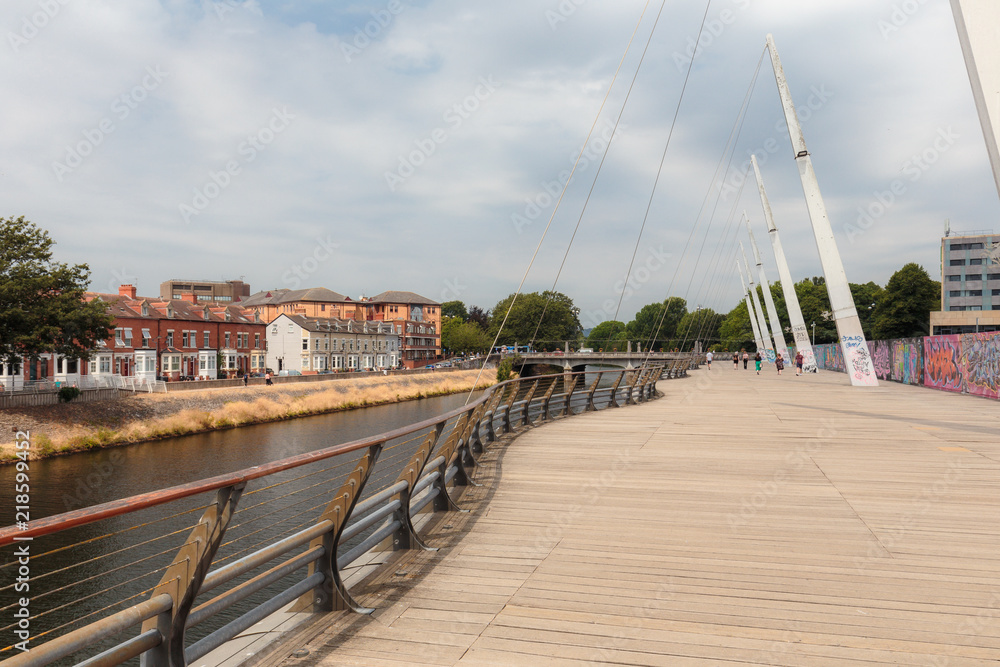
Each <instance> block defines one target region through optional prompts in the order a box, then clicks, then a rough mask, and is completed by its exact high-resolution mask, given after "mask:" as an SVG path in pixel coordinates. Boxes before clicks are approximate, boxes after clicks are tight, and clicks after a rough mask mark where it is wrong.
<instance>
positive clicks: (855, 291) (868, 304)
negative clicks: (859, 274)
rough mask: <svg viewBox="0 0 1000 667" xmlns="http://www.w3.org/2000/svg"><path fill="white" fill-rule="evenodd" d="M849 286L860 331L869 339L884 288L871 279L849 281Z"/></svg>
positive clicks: (883, 294)
mask: <svg viewBox="0 0 1000 667" xmlns="http://www.w3.org/2000/svg"><path fill="white" fill-rule="evenodd" d="M849 286H850V288H851V296H852V297H854V307H855V308H856V309H857V311H858V319H860V320H861V331H863V332H864V334H865V338H867V339H871V338H872V333H873V332H872V323H873V321H874V319H875V313H876V311H877V310H878V304H879V303H881V301H882V299H883V298H884V296H885V290H884V289H882V288H881V287H879V286H878V285H876V284H875V283H873V282H871V281H869V282H867V283H865V284H864V285H857V284H855V283H850V284H849ZM939 296H940V293H939Z"/></svg>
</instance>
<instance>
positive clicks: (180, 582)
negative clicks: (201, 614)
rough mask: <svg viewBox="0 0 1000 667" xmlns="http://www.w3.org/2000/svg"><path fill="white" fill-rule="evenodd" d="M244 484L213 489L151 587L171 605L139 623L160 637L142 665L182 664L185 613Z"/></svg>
mask: <svg viewBox="0 0 1000 667" xmlns="http://www.w3.org/2000/svg"><path fill="white" fill-rule="evenodd" d="M245 486H246V484H245V482H240V483H238V484H235V485H233V486H227V487H225V488H222V489H219V490H218V491H217V492H216V494H215V503H214V504H212V505H210V506H209V507H208V508H207V509H206V510H205V513H204V514H202V516H201V519H199V520H198V523H197V524H196V525H195V527H194V528H193V529H192V530H191V533H190V534H189V535H188V537H187V539H186V540H185V541H184V545H183V546H182V547H181V548H180V550H179V551H178V552H177V555H176V556H174V560H173V562H172V563H171V564H170V565H169V566H168V567H167V570H166V572H164V573H163V577H162V578H161V579H160V583H159V584H157V585H156V587H155V588H154V589H153V592H152V593H151V595H150V598H153V597H156V596H157V595H162V594H164V593H166V594H167V595H169V596H170V598H171V599H172V600H173V608H172V609H171V610H170V612H168V614H160V615H159V616H157V617H156V618H151V619H148V620H147V621H146V622H144V623H143V624H142V632H147V631H149V630H154V629H155V630H159V631H160V634H161V635H162V636H163V641H162V642H161V643H160V645H159V646H158V647H157V648H155V649H153V650H151V651H147V652H146V653H144V654H143V656H142V659H141V660H140V663H141V665H142V667H183V666H184V664H185V662H184V626H185V624H186V623H187V617H188V614H189V613H190V612H191V607H192V606H193V605H194V600H195V598H196V597H197V596H198V591H199V589H200V588H201V584H202V582H203V581H204V580H205V575H206V574H208V570H209V568H210V567H211V566H212V559H213V558H215V553H216V552H217V551H218V550H219V545H221V544H222V538H223V537H224V536H225V534H226V528H227V527H228V526H229V522H230V521H231V520H232V518H233V513H234V512H235V511H236V505H237V503H239V500H240V495H242V493H243V489H244V487H245Z"/></svg>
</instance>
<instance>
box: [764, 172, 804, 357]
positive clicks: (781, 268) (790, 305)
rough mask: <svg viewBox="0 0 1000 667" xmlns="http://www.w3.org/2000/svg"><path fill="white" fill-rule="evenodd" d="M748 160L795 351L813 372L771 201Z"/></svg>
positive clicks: (801, 318)
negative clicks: (755, 183)
mask: <svg viewBox="0 0 1000 667" xmlns="http://www.w3.org/2000/svg"><path fill="white" fill-rule="evenodd" d="M750 162H751V163H752V164H753V174H754V176H755V177H756V178H757V190H758V191H759V192H760V203H761V206H762V207H763V208H764V220H765V221H766V222H767V234H768V236H770V237H771V249H772V250H773V251H774V263H775V264H777V265H778V279H779V280H780V281H781V291H782V293H783V294H784V295H785V308H786V309H787V310H788V323H789V324H791V325H792V336H794V337H795V351H796V352H801V353H802V370H803V371H804V372H806V373H814V372H816V355H815V354H814V353H813V348H812V343H811V342H809V331H808V329H806V322H805V319H803V317H802V308H801V307H800V306H799V295H798V294H796V293H795V282H794V281H793V280H792V273H791V271H789V270H788V260H786V259H785V250H784V249H783V248H782V247H781V238H780V237H779V236H778V228H777V227H776V226H775V224H774V215H773V214H772V213H771V202H770V201H768V199H767V192H766V191H765V190H764V180H763V179H762V178H761V177H760V167H758V166H757V156H756V155H751V156H750Z"/></svg>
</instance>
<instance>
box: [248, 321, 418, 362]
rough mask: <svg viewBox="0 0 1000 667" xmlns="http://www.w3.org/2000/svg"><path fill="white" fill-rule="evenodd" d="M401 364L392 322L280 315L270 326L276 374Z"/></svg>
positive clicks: (269, 352)
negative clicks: (292, 371)
mask: <svg viewBox="0 0 1000 667" xmlns="http://www.w3.org/2000/svg"><path fill="white" fill-rule="evenodd" d="M399 364H400V353H399V335H398V334H397V333H396V332H395V329H394V327H393V326H392V324H391V323H389V322H379V321H373V320H368V321H357V320H341V319H336V318H317V317H305V316H304V315H279V316H278V317H277V318H275V319H274V321H272V322H271V323H270V324H268V325H267V367H268V368H270V369H272V370H274V371H275V372H278V371H282V370H295V371H299V372H300V373H304V374H314V373H319V372H321V371H342V370H378V369H383V368H396V367H397V366H399Z"/></svg>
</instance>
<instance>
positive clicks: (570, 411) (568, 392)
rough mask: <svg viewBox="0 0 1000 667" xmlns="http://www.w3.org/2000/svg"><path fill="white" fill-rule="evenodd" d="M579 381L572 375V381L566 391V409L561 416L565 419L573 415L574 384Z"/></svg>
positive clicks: (577, 376)
mask: <svg viewBox="0 0 1000 667" xmlns="http://www.w3.org/2000/svg"><path fill="white" fill-rule="evenodd" d="M579 380H580V376H579V375H574V376H573V380H572V381H571V382H570V383H569V389H567V390H566V409H565V411H564V412H563V414H564V415H565V416H566V417H570V416H572V415H573V407H572V406H573V391H574V390H575V389H576V383H577V382H578V381H579Z"/></svg>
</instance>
